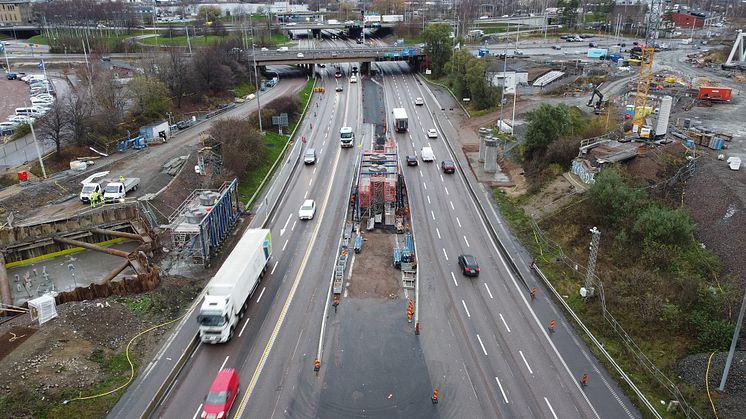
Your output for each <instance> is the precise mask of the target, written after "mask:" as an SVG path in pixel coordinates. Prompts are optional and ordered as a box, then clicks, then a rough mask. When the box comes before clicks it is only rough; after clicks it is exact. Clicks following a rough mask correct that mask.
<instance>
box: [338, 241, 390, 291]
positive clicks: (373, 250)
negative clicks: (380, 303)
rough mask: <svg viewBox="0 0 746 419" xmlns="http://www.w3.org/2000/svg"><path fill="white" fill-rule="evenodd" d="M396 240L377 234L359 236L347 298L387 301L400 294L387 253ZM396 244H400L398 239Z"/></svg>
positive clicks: (388, 253)
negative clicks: (386, 299)
mask: <svg viewBox="0 0 746 419" xmlns="http://www.w3.org/2000/svg"><path fill="white" fill-rule="evenodd" d="M396 237H397V236H395V235H394V234H387V233H381V232H376V231H373V232H367V233H364V234H363V239H364V242H363V248H362V251H361V252H360V253H359V254H356V255H355V256H354V257H355V265H354V266H353V270H352V277H351V278H350V280H349V281H348V285H347V291H348V292H349V295H350V297H358V298H371V297H378V298H380V297H383V298H391V297H392V296H397V295H399V293H400V292H401V290H402V288H401V280H400V278H401V273H399V271H397V270H396V269H395V268H394V267H393V265H392V263H391V262H392V259H391V251H392V250H393V248H394V240H395V238H396ZM399 239H400V242H401V241H402V240H403V238H402V236H400V237H399Z"/></svg>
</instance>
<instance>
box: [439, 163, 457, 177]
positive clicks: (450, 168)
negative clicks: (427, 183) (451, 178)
mask: <svg viewBox="0 0 746 419" xmlns="http://www.w3.org/2000/svg"><path fill="white" fill-rule="evenodd" d="M440 167H441V168H442V169H443V173H451V174H453V173H455V172H456V164H455V163H454V162H453V161H451V160H443V161H442V162H440Z"/></svg>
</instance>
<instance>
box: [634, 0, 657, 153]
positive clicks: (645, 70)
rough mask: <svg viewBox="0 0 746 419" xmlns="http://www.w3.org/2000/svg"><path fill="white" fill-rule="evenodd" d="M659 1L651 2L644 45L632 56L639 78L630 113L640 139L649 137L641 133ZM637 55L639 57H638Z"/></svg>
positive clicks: (648, 88) (647, 134) (650, 76)
mask: <svg viewBox="0 0 746 419" xmlns="http://www.w3.org/2000/svg"><path fill="white" fill-rule="evenodd" d="M661 9H662V8H661V0H652V1H651V4H650V9H649V12H648V13H649V15H648V25H647V28H646V31H645V45H641V46H636V47H635V48H633V49H634V50H635V54H634V56H635V57H637V58H636V59H639V60H640V76H639V77H638V79H637V89H636V92H635V103H634V105H635V107H634V111H633V112H632V132H634V133H637V134H639V135H640V136H641V138H643V137H642V134H643V133H645V134H646V137H649V136H650V134H649V132H650V130H649V129H648V130H645V131H643V129H642V128H643V125H644V123H645V102H647V99H648V90H650V79H651V78H652V76H653V56H654V55H655V48H653V46H652V45H653V42H654V41H655V39H656V38H657V37H658V25H659V24H660V20H661ZM638 55H639V56H638Z"/></svg>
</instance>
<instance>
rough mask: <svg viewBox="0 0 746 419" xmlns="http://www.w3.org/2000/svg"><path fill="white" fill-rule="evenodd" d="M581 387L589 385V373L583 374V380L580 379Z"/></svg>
mask: <svg viewBox="0 0 746 419" xmlns="http://www.w3.org/2000/svg"><path fill="white" fill-rule="evenodd" d="M580 385H582V386H583V387H585V386H586V385H588V373H585V372H584V373H583V378H581V379H580Z"/></svg>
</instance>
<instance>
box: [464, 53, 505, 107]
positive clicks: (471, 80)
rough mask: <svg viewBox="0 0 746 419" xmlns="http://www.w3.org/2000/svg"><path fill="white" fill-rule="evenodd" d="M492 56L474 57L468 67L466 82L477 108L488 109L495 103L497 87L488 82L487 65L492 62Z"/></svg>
mask: <svg viewBox="0 0 746 419" xmlns="http://www.w3.org/2000/svg"><path fill="white" fill-rule="evenodd" d="M492 62H493V60H492V59H491V58H487V57H484V58H472V63H470V65H469V67H467V69H466V83H467V84H468V86H469V91H470V93H471V96H470V97H471V103H472V106H474V108H475V109H477V110H481V109H487V108H490V107H492V106H494V105H495V103H496V99H497V90H498V89H497V88H496V87H493V86H491V85H490V84H489V83H488V82H487V76H486V73H487V67H488V66H489V65H490V64H492Z"/></svg>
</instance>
